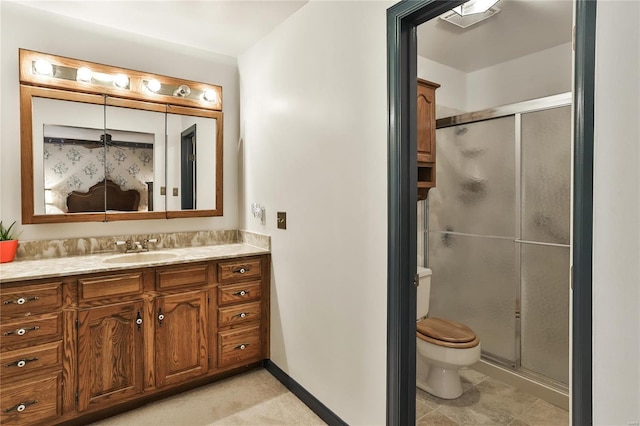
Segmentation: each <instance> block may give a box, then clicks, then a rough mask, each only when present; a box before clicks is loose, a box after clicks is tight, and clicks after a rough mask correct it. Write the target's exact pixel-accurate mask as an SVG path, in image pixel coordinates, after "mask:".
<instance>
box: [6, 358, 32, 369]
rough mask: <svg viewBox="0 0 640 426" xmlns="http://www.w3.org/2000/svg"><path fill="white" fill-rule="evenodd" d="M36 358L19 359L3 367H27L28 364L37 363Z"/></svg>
mask: <svg viewBox="0 0 640 426" xmlns="http://www.w3.org/2000/svg"><path fill="white" fill-rule="evenodd" d="M37 360H38V357H35V358H25V359H20V360H18V361H14V362H12V363H9V364H5V367H18V368H22V367H24V366H25V365H27V363H28V362H33V361H37Z"/></svg>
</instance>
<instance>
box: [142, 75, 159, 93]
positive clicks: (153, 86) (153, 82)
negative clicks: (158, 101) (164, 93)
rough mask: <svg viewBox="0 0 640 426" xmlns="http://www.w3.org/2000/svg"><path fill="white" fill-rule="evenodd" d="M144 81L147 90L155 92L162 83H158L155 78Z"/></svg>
mask: <svg viewBox="0 0 640 426" xmlns="http://www.w3.org/2000/svg"><path fill="white" fill-rule="evenodd" d="M145 83H146V86H147V89H149V91H150V92H153V93H157V92H158V91H159V90H160V88H162V83H160V81H158V80H156V79H155V78H154V79H151V80H148V81H145Z"/></svg>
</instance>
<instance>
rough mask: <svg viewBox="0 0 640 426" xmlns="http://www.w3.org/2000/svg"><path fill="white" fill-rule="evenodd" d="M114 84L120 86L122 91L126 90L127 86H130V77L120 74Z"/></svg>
mask: <svg viewBox="0 0 640 426" xmlns="http://www.w3.org/2000/svg"><path fill="white" fill-rule="evenodd" d="M113 84H115V85H116V86H118V87H119V88H121V89H126V88H127V86H128V85H129V77H127V76H126V75H124V74H118V75H116V77H115V78H114V79H113Z"/></svg>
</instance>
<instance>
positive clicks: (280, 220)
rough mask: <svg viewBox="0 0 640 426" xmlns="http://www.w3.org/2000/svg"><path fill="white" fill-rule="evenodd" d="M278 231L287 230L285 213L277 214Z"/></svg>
mask: <svg viewBox="0 0 640 426" xmlns="http://www.w3.org/2000/svg"><path fill="white" fill-rule="evenodd" d="M278 229H287V212H278Z"/></svg>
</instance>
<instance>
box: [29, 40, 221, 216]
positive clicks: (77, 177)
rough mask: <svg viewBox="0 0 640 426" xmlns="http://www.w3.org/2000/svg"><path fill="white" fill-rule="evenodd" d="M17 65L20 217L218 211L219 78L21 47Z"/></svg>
mask: <svg viewBox="0 0 640 426" xmlns="http://www.w3.org/2000/svg"><path fill="white" fill-rule="evenodd" d="M38 61H46V62H47V63H49V64H50V67H48V69H49V68H51V69H52V70H53V71H52V72H46V73H43V72H39V71H38V69H37V68H38V67H36V66H35V65H34V64H36V63H37V62H38ZM20 65H21V66H20V83H21V85H20V93H21V95H20V96H21V101H20V102H21V103H20V105H21V109H20V117H21V123H22V125H21V152H22V157H21V162H22V165H23V167H22V173H21V177H22V188H23V191H22V195H23V197H22V215H23V223H56V222H83V221H110V220H131V219H155V218H180V217H205V216H222V214H223V210H222V181H223V167H222V146H223V145H222V126H223V123H222V121H223V114H222V111H221V110H222V88H221V87H220V86H215V85H210V84H205V83H199V82H195V81H188V80H182V79H176V78H173V77H166V76H159V75H154V74H149V73H144V72H139V71H134V70H124V69H121V68H114V67H110V66H107V65H101V64H96V63H90V62H85V61H78V60H75V59H70V58H61V57H57V56H53V55H47V54H43V53H39V52H32V51H27V50H24V49H21V50H20ZM87 70H89V71H90V73H89V72H86V74H87V76H85V77H86V78H85V77H83V76H84V74H85V73H80V71H87ZM72 71H73V72H72ZM81 74H82V75H81ZM89 76H90V78H89ZM125 76H126V82H127V84H118V81H119V80H118V78H120V77H123V78H122V81H123V82H124V80H125V79H124V77H125ZM107 77H108V78H107ZM152 83H153V84H152ZM180 88H183V89H182V90H178V89H180Z"/></svg>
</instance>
